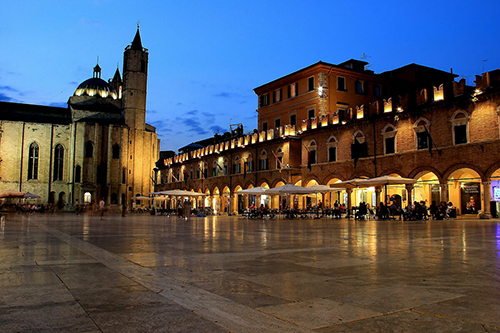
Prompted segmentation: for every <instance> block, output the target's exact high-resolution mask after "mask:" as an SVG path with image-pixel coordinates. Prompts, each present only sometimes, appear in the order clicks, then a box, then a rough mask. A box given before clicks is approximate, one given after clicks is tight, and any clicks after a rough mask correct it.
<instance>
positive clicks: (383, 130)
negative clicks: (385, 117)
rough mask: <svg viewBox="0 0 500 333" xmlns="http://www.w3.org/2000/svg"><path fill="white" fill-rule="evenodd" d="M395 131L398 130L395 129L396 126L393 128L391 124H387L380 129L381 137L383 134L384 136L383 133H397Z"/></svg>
mask: <svg viewBox="0 0 500 333" xmlns="http://www.w3.org/2000/svg"><path fill="white" fill-rule="evenodd" d="M397 130H398V129H397V127H396V126H394V125H393V124H391V123H388V124H386V125H385V126H384V128H382V135H383V134H385V133H387V132H395V131H397Z"/></svg>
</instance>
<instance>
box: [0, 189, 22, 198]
mask: <svg viewBox="0 0 500 333" xmlns="http://www.w3.org/2000/svg"><path fill="white" fill-rule="evenodd" d="M23 195H24V193H23V192H19V191H15V190H5V191H2V192H0V198H22V197H23Z"/></svg>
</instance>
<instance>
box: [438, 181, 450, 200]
mask: <svg viewBox="0 0 500 333" xmlns="http://www.w3.org/2000/svg"><path fill="white" fill-rule="evenodd" d="M439 187H440V188H441V195H440V197H441V198H440V199H441V201H446V202H448V183H444V184H439Z"/></svg>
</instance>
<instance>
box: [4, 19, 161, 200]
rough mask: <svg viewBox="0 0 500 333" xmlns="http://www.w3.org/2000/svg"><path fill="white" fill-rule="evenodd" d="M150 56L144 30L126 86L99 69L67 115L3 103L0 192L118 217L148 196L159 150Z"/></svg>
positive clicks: (127, 60)
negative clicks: (149, 110) (112, 211)
mask: <svg viewBox="0 0 500 333" xmlns="http://www.w3.org/2000/svg"><path fill="white" fill-rule="evenodd" d="M148 55H149V53H148V50H147V49H146V48H143V47H142V42H141V36H140V32H139V28H137V32H136V34H135V38H134V40H133V42H132V44H131V45H129V46H127V47H126V48H125V52H124V60H123V80H122V77H121V75H120V71H119V69H118V68H117V69H116V72H115V74H114V76H113V78H112V79H110V80H108V81H107V82H106V81H105V80H103V79H102V78H101V67H100V66H99V64H97V65H96V66H95V67H94V72H93V75H92V77H91V78H89V79H87V80H85V81H83V82H82V83H81V84H80V85H79V86H78V87H77V89H76V90H75V92H74V94H73V96H71V97H70V98H69V100H68V107H67V108H57V107H48V106H40V105H28V104H18V103H8V102H0V126H1V128H0V130H1V131H2V132H0V133H1V134H2V136H1V141H0V158H1V159H2V160H1V161H0V177H1V179H0V191H1V190H5V189H14V190H18V191H21V192H31V193H35V194H37V195H40V196H41V198H40V199H38V202H39V203H49V204H57V205H59V206H60V208H66V209H72V207H74V206H75V205H76V204H77V203H78V204H82V203H86V204H90V203H92V202H97V201H99V200H100V198H104V200H105V201H106V203H107V204H111V205H112V207H113V205H114V206H115V207H116V208H117V209H119V207H121V205H127V206H129V205H130V203H131V198H132V197H134V196H137V195H148V193H149V192H151V191H152V190H153V182H152V177H151V175H152V172H153V168H154V167H155V162H156V161H157V160H158V158H159V147H160V142H159V139H158V135H157V134H156V133H155V131H156V129H155V128H154V127H153V126H151V125H148V124H146V91H147V74H148V73H147V68H148ZM20 134H21V135H20ZM77 200H78V202H77Z"/></svg>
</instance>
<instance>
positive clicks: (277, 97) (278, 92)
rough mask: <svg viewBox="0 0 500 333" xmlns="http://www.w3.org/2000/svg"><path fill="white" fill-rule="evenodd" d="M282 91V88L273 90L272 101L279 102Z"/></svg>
mask: <svg viewBox="0 0 500 333" xmlns="http://www.w3.org/2000/svg"><path fill="white" fill-rule="evenodd" d="M282 92H283V90H282V89H278V90H275V91H273V103H276V102H281V99H282Z"/></svg>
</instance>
